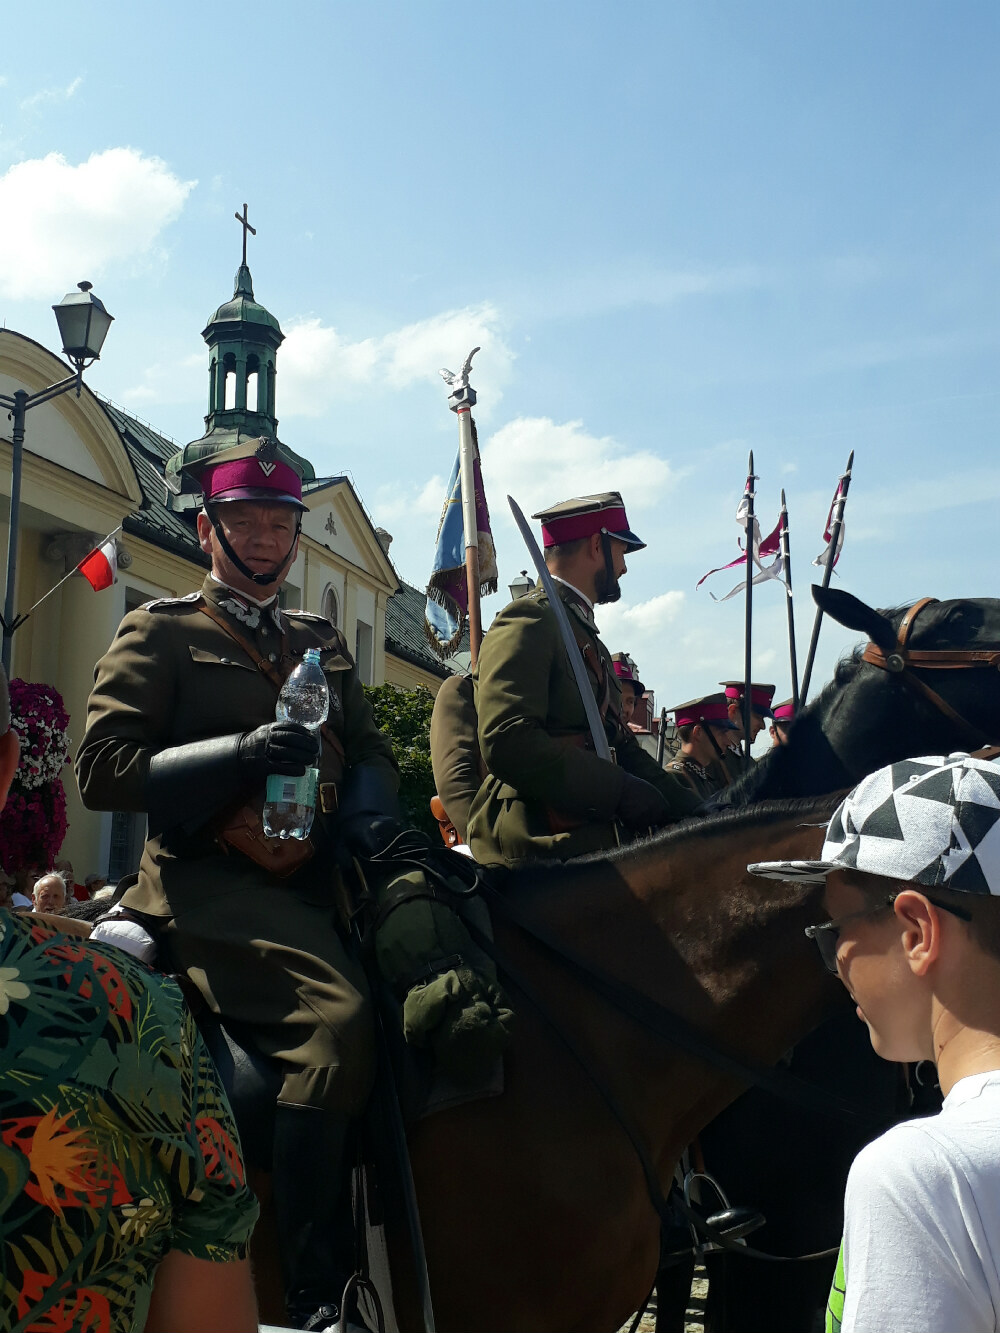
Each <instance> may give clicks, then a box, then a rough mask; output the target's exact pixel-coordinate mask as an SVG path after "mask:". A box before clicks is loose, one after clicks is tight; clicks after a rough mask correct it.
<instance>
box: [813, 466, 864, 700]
mask: <svg viewBox="0 0 1000 1333" xmlns="http://www.w3.org/2000/svg"><path fill="white" fill-rule="evenodd" d="M853 467H854V450H853V449H852V450H851V454H850V457H849V458H848V460H847V470H846V471H845V472H844V474H843V476H842V477H841V478H840V484H839V486H838V487H837V502H836V506H835V509H834V515H833V526H832V528H831V529H830V546H829V550H828V552H827V558H826V567H825V568H824V570H823V582H822V584H821V586H822V587H823V588H828V587H829V586H830V577H831V575H832V574H833V564H834V561H835V560H836V558H837V546H838V544H839V542H840V530H841V528H842V527H843V526H844V506H845V505H846V504H847V492H848V491H849V490H850V488H851V469H852V468H853ZM822 623H823V608H822V606H817V607H816V616H815V619H814V620H813V627H812V638H811V639H810V640H809V655H808V656H807V658H806V669H805V671H804V672H803V674H802V689H801V691H800V693H799V700H800V703H801V704H802V705H803V706H804V705H805V702H806V699H807V698H808V697H809V681H810V680H811V678H812V669H813V659H814V658H815V656H816V645H817V644H818V643H819V630H820V626H821V625H822Z"/></svg>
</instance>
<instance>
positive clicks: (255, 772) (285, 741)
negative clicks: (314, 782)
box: [237, 722, 319, 782]
mask: <svg viewBox="0 0 1000 1333" xmlns="http://www.w3.org/2000/svg"><path fill="white" fill-rule="evenodd" d="M237 753H238V756H239V763H240V768H241V770H242V771H243V775H244V776H245V777H246V778H247V780H248V781H251V782H259V781H262V780H263V779H264V778H266V777H267V776H268V775H269V774H271V773H284V774H286V775H287V776H288V777H301V776H302V774H303V773H304V772H305V771H306V769H307V768H309V767H310V766H311V765H313V764H315V763H316V761H317V759H318V758H319V737H318V736H316V735H315V734H314V733H313V732H311V731H310V730H309V728H308V727H304V726H303V725H302V724H301V722H265V723H264V725H263V726H262V727H258V728H257V730H256V731H248V732H245V733H244V735H242V736H241V737H240V744H239V750H238V752H237Z"/></svg>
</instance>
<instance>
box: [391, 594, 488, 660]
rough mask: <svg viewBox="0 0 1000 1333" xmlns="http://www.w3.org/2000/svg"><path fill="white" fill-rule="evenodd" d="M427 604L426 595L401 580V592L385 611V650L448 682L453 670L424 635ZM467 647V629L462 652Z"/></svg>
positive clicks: (394, 596) (462, 643) (394, 595)
mask: <svg viewBox="0 0 1000 1333" xmlns="http://www.w3.org/2000/svg"><path fill="white" fill-rule="evenodd" d="M426 603H427V595H426V593H422V592H421V591H420V589H419V588H414V587H413V585H412V584H411V583H405V582H404V581H403V580H402V579H400V581H399V592H397V593H394V594H393V595H392V597H390V598H389V601H388V604H387V605H386V608H385V649H386V652H388V653H392V654H393V656H395V657H402V658H403V659H404V661H407V662H411V663H412V664H413V665H414V666H418V667H422V668H423V669H424V670H425V671H430V672H432V673H433V675H435V676H440V677H441V679H442V680H447V678H448V677H449V676H450V675H452V674H453V671H454V668H453V667H451V666H450V665H449V664H448V663H447V662H442V661H441V659H440V657H438V655H437V654H436V653H435V652H434V650H433V649H432V648H431V646H430V644H429V643H428V642H427V637H426V635H425V634H424V607H425V605H426ZM468 647H469V631H468V629H466V631H465V634H464V636H463V638H462V642H461V645H460V648H459V651H461V650H462V649H463V648H464V649H468Z"/></svg>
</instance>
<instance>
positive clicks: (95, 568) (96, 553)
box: [77, 537, 118, 592]
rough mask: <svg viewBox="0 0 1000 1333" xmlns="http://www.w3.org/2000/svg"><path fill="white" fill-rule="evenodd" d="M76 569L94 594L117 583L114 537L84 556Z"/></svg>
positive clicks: (116, 557) (116, 553) (116, 550)
mask: <svg viewBox="0 0 1000 1333" xmlns="http://www.w3.org/2000/svg"><path fill="white" fill-rule="evenodd" d="M77 569H78V570H79V571H80V573H81V574H82V575H83V577H84V578H85V579H86V580H87V582H88V583H89V584H90V586H91V587H92V588H93V590H94V592H103V590H104V589H105V588H110V587H111V585H112V584H113V583H117V582H118V548H117V545H116V543H115V539H114V537H111V538H109V539H108V540H107V541H106V542H104V543H102V545H100V546H97V547H95V548H94V550H93V551H91V552H90V554H89V555H85V556H84V557H83V559H82V560H81V561H80V563H79V564H78V565H77Z"/></svg>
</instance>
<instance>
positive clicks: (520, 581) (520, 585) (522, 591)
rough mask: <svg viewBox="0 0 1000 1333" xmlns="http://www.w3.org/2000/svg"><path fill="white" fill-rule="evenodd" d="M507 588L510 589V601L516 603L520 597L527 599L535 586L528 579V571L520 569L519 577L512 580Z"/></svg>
mask: <svg viewBox="0 0 1000 1333" xmlns="http://www.w3.org/2000/svg"><path fill="white" fill-rule="evenodd" d="M507 586H508V587H509V588H510V599H511V601H512V602H516V601H517V600H518V599H519V598H521V597H527V595H528V593H529V592H531V590H532V588H533V587H534V586H535V585H534V584H533V583H532V581H531V579H529V578H528V571H527V570H526V569H522V570H521V573H520V575H519V576H518V577H517V578H516V579H512V580H511V582H510V583H509V584H508V585H507Z"/></svg>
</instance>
